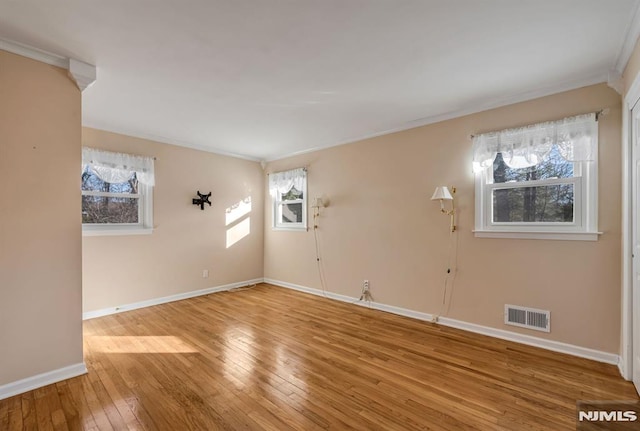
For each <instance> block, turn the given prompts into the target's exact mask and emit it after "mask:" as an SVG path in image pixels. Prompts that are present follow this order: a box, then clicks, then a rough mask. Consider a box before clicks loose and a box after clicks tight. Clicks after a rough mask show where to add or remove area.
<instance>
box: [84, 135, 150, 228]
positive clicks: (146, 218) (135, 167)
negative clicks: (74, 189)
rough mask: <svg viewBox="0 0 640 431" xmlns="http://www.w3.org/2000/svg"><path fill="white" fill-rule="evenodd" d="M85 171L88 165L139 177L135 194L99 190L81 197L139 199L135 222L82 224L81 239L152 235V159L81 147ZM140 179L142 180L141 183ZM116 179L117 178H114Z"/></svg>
mask: <svg viewBox="0 0 640 431" xmlns="http://www.w3.org/2000/svg"><path fill="white" fill-rule="evenodd" d="M82 154H83V161H82V166H83V170H82V172H84V169H85V168H86V166H87V165H89V166H99V167H101V169H102V170H103V171H104V169H105V166H106V167H107V172H109V171H108V169H111V171H118V172H119V173H124V174H125V175H129V173H130V172H131V175H132V174H133V172H136V174H137V175H138V192H137V193H113V192H102V191H93V190H91V191H89V190H81V195H82V196H103V197H119V198H135V199H138V223H82V235H83V236H108V235H149V234H151V233H153V188H154V187H153V184H155V179H154V172H153V171H154V169H153V159H152V158H150V157H144V156H136V155H131V154H123V153H113V152H110V151H103V150H97V149H92V148H86V147H83V149H82ZM140 176H142V177H143V181H140ZM116 177H119V175H116Z"/></svg>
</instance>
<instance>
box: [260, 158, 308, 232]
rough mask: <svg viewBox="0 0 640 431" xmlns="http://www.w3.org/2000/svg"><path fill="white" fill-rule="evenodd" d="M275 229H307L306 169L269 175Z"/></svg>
mask: <svg viewBox="0 0 640 431" xmlns="http://www.w3.org/2000/svg"><path fill="white" fill-rule="evenodd" d="M269 193H270V194H271V198H272V199H273V228H274V229H280V230H306V229H307V171H306V169H304V168H299V169H293V170H291V171H285V172H277V173H273V174H269Z"/></svg>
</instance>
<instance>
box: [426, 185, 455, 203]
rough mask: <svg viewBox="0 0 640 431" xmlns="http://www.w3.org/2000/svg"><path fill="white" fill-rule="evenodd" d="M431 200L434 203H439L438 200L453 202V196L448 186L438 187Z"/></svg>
mask: <svg viewBox="0 0 640 431" xmlns="http://www.w3.org/2000/svg"><path fill="white" fill-rule="evenodd" d="M431 200H432V201H438V200H446V201H450V200H453V196H451V193H450V192H449V188H448V187H446V186H442V187H436V190H435V191H434V192H433V196H431Z"/></svg>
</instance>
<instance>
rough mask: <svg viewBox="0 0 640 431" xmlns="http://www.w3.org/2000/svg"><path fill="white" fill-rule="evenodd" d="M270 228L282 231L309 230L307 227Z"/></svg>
mask: <svg viewBox="0 0 640 431" xmlns="http://www.w3.org/2000/svg"><path fill="white" fill-rule="evenodd" d="M271 230H274V231H278V230H280V231H284V232H306V231H308V230H309V228H308V227H272V228H271Z"/></svg>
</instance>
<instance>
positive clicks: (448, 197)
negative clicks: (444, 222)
mask: <svg viewBox="0 0 640 431" xmlns="http://www.w3.org/2000/svg"><path fill="white" fill-rule="evenodd" d="M455 193H456V188H455V187H451V192H449V188H448V187H446V186H440V187H436V190H435V191H434V192H433V196H431V200H432V201H440V211H442V213H443V214H446V215H448V216H451V232H455V231H456V224H455V214H456V209H455V205H454V201H453V195H454V194H455ZM444 201H451V209H450V210H447V209H445V207H444Z"/></svg>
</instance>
